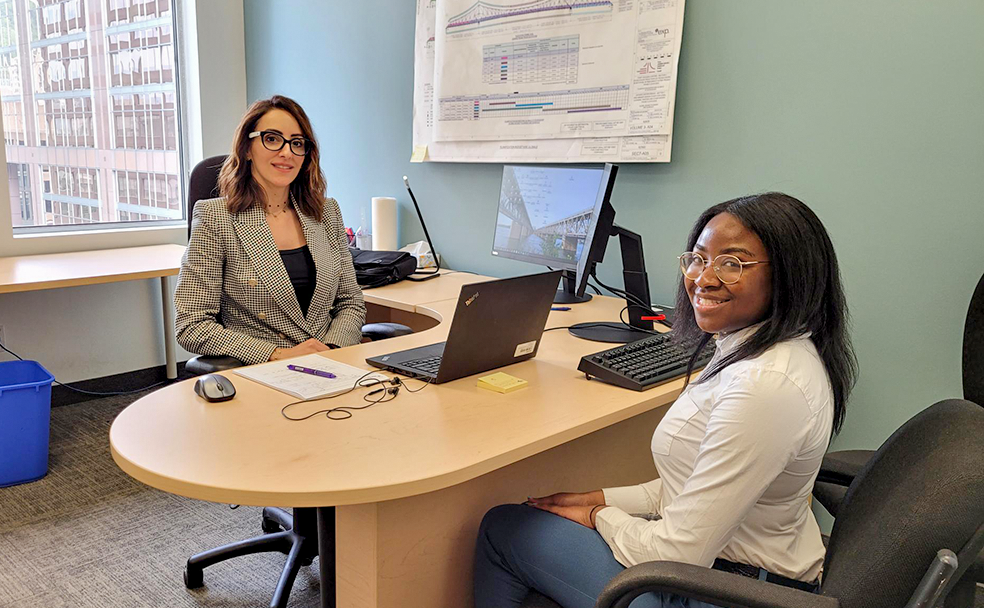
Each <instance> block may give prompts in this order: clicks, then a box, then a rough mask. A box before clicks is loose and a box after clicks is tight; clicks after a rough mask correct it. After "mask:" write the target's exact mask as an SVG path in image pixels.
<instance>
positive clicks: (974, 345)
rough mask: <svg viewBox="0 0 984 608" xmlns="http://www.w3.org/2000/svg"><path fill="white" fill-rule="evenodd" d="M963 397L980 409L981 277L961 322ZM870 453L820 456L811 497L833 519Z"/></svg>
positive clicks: (983, 350) (983, 381)
mask: <svg viewBox="0 0 984 608" xmlns="http://www.w3.org/2000/svg"><path fill="white" fill-rule="evenodd" d="M963 398H964V399H966V400H967V401H972V402H974V403H976V404H978V405H981V406H984V276H981V279H980V281H978V283H977V288H976V289H975V290H974V295H973V296H971V298H970V307H969V308H968V309H967V319H966V321H965V322H964V338H963ZM873 454H874V452H873V451H871V450H841V451H837V452H830V453H829V454H827V455H826V456H824V459H823V464H822V465H821V466H820V474H819V475H818V476H817V483H816V485H815V486H814V488H813V496H814V497H815V498H816V499H817V500H818V501H819V502H820V504H821V505H823V506H824V508H825V509H827V511H829V512H830V514H831V515H833V516H834V517H837V511H838V507H839V505H840V503H841V501H842V500H844V495H845V494H846V493H847V488H848V486H850V485H851V482H852V481H853V480H854V477H855V475H857V474H858V472H860V471H861V469H862V468H863V467H864V465H865V464H867V462H868V460H869V459H870V458H871V456H872V455H873Z"/></svg>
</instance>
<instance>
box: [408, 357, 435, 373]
mask: <svg viewBox="0 0 984 608" xmlns="http://www.w3.org/2000/svg"><path fill="white" fill-rule="evenodd" d="M403 367H409V368H410V369H414V370H417V371H420V372H423V373H425V374H427V375H429V376H436V375H437V370H439V369H440V368H441V357H424V358H423V359H414V360H413V361H407V362H406V363H403Z"/></svg>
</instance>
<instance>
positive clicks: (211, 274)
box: [174, 95, 366, 365]
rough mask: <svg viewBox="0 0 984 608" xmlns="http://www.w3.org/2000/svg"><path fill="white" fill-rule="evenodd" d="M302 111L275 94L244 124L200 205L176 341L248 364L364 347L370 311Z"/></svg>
mask: <svg viewBox="0 0 984 608" xmlns="http://www.w3.org/2000/svg"><path fill="white" fill-rule="evenodd" d="M318 160H319V159H318V145H317V141H316V140H315V137H314V131H313V129H312V128H311V123H310V121H309V120H308V117H307V114H305V113H304V110H303V109H302V108H301V107H300V106H299V105H298V104H297V103H296V102H295V101H293V100H292V99H288V98H287V97H282V96H280V95H275V96H274V97H272V98H270V99H266V100H261V101H257V102H255V103H254V104H253V105H252V106H250V108H249V110H247V112H246V115H245V116H244V117H243V119H242V121H241V122H240V123H239V127H238V128H237V130H236V135H235V140H234V142H233V149H232V154H230V155H229V157H228V158H227V159H226V161H225V164H223V166H222V170H221V172H220V174H219V192H220V193H221V194H222V197H221V198H215V199H210V200H203V201H199V202H198V203H197V204H196V205H195V210H194V215H193V219H192V229H191V239H190V241H189V242H188V249H187V251H186V252H185V255H184V258H183V259H182V262H181V271H180V273H179V274H178V286H177V289H176V291H175V294H174V302H175V308H176V309H177V318H176V333H177V339H178V343H179V344H181V346H182V347H184V348H185V349H187V350H188V351H190V352H194V353H198V354H202V355H212V356H222V355H227V356H232V357H235V358H237V359H239V360H241V361H242V362H243V363H244V364H247V365H249V364H253V363H260V362H263V361H270V360H274V359H281V358H287V357H295V356H298V355H304V354H308V353H314V352H319V351H324V350H328V349H329V348H338V347H340V346H348V345H351V344H356V343H358V342H359V341H360V340H361V336H362V325H363V323H364V322H365V318H366V307H365V303H364V301H363V299H362V290H361V289H360V288H359V285H358V283H357V282H356V280H355V269H354V268H353V266H352V256H351V255H350V254H349V251H348V239H347V238H346V236H345V228H344V224H343V223H342V215H341V211H340V210H339V208H338V203H337V202H336V201H335V200H334V199H331V198H326V197H325V188H326V185H325V177H324V174H323V173H322V171H321V167H320V165H319V162H318Z"/></svg>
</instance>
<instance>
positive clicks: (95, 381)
mask: <svg viewBox="0 0 984 608" xmlns="http://www.w3.org/2000/svg"><path fill="white" fill-rule="evenodd" d="M191 377H192V374H190V373H187V372H185V371H184V363H178V377H177V379H176V380H168V379H167V368H166V366H164V365H158V366H156V367H148V368H146V369H138V370H135V371H132V372H124V373H122V374H113V375H112V376H103V377H101V378H90V379H88V380H80V381H78V382H69V383H68V384H70V385H71V386H72V387H74V388H78V389H82V390H84V391H90V392H94V393H113V392H122V391H133V390H138V389H142V388H145V387H148V386H151V385H153V384H157V383H158V382H167V384H171V383H174V382H178V381H179V380H185V379H186V378H191ZM167 384H162V385H160V386H159V387H157V388H163V387H164V386H167ZM109 396H111V395H88V394H86V393H78V392H76V391H73V390H71V389H68V388H65V387H64V386H62V385H60V384H54V385H52V387H51V406H52V407H58V406H62V405H74V404H76V403H83V402H85V401H91V400H92V399H101V398H103V397H109Z"/></svg>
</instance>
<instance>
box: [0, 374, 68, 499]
mask: <svg viewBox="0 0 984 608" xmlns="http://www.w3.org/2000/svg"><path fill="white" fill-rule="evenodd" d="M54 381H55V378H54V376H52V375H51V374H50V373H48V370H46V369H45V368H43V367H41V365H40V364H39V363H38V362H37V361H0V488H2V487H5V486H13V485H17V484H19V483H27V482H28V481H35V480H38V479H41V478H42V477H44V476H45V475H46V474H47V473H48V428H49V422H50V420H51V383H52V382H54Z"/></svg>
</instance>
